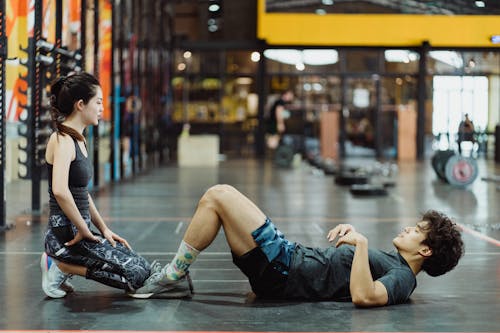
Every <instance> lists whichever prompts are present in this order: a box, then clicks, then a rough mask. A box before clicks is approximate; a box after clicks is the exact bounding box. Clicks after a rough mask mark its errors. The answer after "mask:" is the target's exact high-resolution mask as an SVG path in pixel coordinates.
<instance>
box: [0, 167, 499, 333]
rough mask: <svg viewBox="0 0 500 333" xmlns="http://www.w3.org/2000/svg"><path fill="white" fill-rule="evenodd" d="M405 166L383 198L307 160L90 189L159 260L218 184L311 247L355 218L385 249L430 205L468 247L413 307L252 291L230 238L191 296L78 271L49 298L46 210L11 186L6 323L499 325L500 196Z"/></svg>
mask: <svg viewBox="0 0 500 333" xmlns="http://www.w3.org/2000/svg"><path fill="white" fill-rule="evenodd" d="M349 162H350V163H353V164H357V163H366V162H365V161H349ZM479 166H480V177H483V176H487V175H493V174H499V173H500V167H499V165H495V164H494V163H493V162H492V161H485V160H479ZM398 167H399V172H398V174H397V175H396V176H395V180H396V186H395V187H394V188H391V189H390V194H389V195H388V196H386V197H377V198H357V197H353V196H352V195H351V194H350V193H349V191H348V189H347V188H344V187H340V186H337V185H334V182H333V177H332V176H325V175H322V174H321V173H320V172H318V171H315V170H314V169H312V168H311V167H310V166H308V165H306V164H304V163H303V164H302V165H301V166H299V167H298V168H294V169H288V170H284V169H276V168H274V167H273V166H272V165H271V164H270V163H269V162H261V161H256V160H232V161H225V162H222V163H221V164H220V166H219V167H218V168H178V167H176V166H167V167H162V168H158V169H155V170H152V171H149V172H147V173H145V174H143V175H139V176H137V177H135V178H134V179H130V180H128V181H125V182H123V183H120V184H117V185H113V186H109V187H107V188H105V189H104V190H101V191H100V192H99V193H95V194H94V199H95V201H96V204H97V206H98V208H99V210H100V212H101V214H102V215H103V216H104V217H105V219H106V221H107V222H108V224H110V226H111V228H112V229H113V230H114V231H116V232H117V233H119V234H120V235H122V236H124V237H125V238H127V240H128V241H129V242H130V243H131V244H132V246H133V247H134V249H135V250H136V251H138V252H139V253H141V254H142V255H144V257H146V258H147V259H150V260H153V259H156V258H158V259H160V260H161V261H162V263H166V262H168V261H169V260H170V259H171V258H172V257H173V255H174V252H175V251H176V249H177V246H178V244H179V242H180V240H181V237H182V234H183V233H184V231H185V230H186V227H187V224H188V223H189V220H190V217H191V215H192V213H193V211H194V209H195V206H196V204H197V200H198V198H199V197H200V196H201V195H202V194H203V192H204V191H205V190H206V189H207V188H208V187H209V186H211V185H213V184H217V183H227V184H231V185H233V186H235V187H236V188H238V189H239V190H240V191H242V192H243V193H245V194H246V195H248V196H249V197H250V198H251V199H252V200H253V201H255V202H256V203H257V204H258V205H259V206H260V207H261V208H262V209H263V211H264V212H265V213H266V214H267V215H269V216H270V217H271V218H272V219H273V221H274V223H275V224H276V225H277V226H278V227H279V228H280V229H281V230H282V231H283V232H284V233H285V235H286V236H287V237H288V238H289V239H290V240H292V241H298V242H301V243H303V244H305V245H311V246H321V247H326V246H329V243H328V242H327V241H326V239H325V235H326V232H327V231H328V230H329V229H330V228H332V227H333V226H334V225H335V224H337V223H351V224H353V225H355V226H356V227H357V229H358V230H359V231H361V232H362V233H364V234H365V235H366V236H367V238H368V239H369V242H370V246H371V247H377V248H382V249H388V250H390V249H391V248H392V245H391V240H392V238H393V237H394V236H395V235H396V234H397V233H398V232H399V231H400V230H401V229H402V228H403V227H404V226H406V225H412V224H414V223H415V222H416V221H417V220H418V217H419V214H420V213H422V212H424V211H426V210H427V209H430V208H432V209H438V210H441V211H443V212H445V213H447V214H449V215H451V216H452V217H454V218H455V220H456V222H458V223H460V224H461V225H462V226H463V227H464V239H465V245H466V255H465V257H464V258H463V259H462V261H461V262H460V263H459V265H458V267H457V268H456V269H455V270H453V271H452V272H450V273H448V274H447V275H445V276H442V277H438V278H431V277H429V276H427V275H425V273H421V274H419V275H418V278H417V280H418V287H417V289H416V291H415V292H414V294H413V295H412V297H411V302H410V303H408V304H403V305H397V306H391V307H383V308H376V309H369V310H367V309H358V308H355V307H354V306H353V305H352V304H351V303H341V302H306V303H302V302H277V301H274V302H273V301H265V302H264V301H259V300H255V299H253V298H252V295H251V293H250V287H249V284H248V282H247V281H246V280H245V277H244V276H243V274H242V273H240V272H239V271H238V270H237V268H236V267H235V266H234V265H233V264H232V262H231V256H230V254H229V251H228V247H227V245H226V243H225V240H224V236H223V235H219V237H218V238H217V239H216V241H215V242H214V243H213V244H212V245H211V246H210V247H209V248H208V249H207V250H206V252H204V253H202V254H201V255H200V256H199V260H198V261H197V262H196V263H195V264H194V265H193V266H192V268H191V274H192V278H193V282H194V286H195V295H194V297H193V298H192V299H190V300H166V299H152V300H135V299H131V298H128V297H127V296H126V295H124V293H123V292H121V291H120V290H116V289H111V288H109V287H106V286H102V285H99V284H97V283H95V282H93V281H87V280H85V279H83V278H79V277H75V278H73V280H72V283H73V284H74V285H75V286H76V289H77V291H76V292H75V293H73V294H71V295H69V296H67V297H66V298H64V299H58V300H51V299H48V298H46V297H45V295H44V294H43V292H42V290H41V282H40V279H41V274H40V271H39V266H38V262H39V258H40V254H41V252H42V249H43V232H44V230H45V228H46V223H47V222H46V217H45V216H42V218H41V219H40V220H39V221H38V220H37V219H34V218H33V217H32V216H31V215H30V214H29V212H28V211H26V212H23V209H27V207H29V202H30V200H29V186H28V185H26V182H15V183H11V184H9V187H8V189H7V203H8V214H9V221H10V222H12V223H15V227H14V228H12V229H11V230H9V231H6V232H3V233H0V276H1V278H0V304H1V305H0V314H1V315H0V331H1V332H16V331H20V330H24V331H36V332H49V331H59V332H66V331H68V330H89V331H103V330H113V331H115V330H118V331H119V330H124V331H251V332H269V331H273V332H296V331H301V332H346V331H347V332H349V331H370V332H393V331H411V332H438V331H439V332H445V331H446V332H449V331H454V332H485V331H490V332H498V331H500V319H499V318H498V313H500V306H499V303H500V241H499V240H500V230H499V229H500V227H499V222H500V221H499V217H500V204H499V203H500V200H499V197H500V192H499V191H497V190H496V188H495V185H494V184H491V183H486V182H484V181H481V180H480V179H478V180H476V181H475V182H474V183H473V184H472V185H471V186H470V187H469V188H467V189H458V188H453V187H451V186H450V185H447V184H443V183H442V182H440V181H437V180H436V176H435V174H434V172H433V170H432V169H431V167H430V163H429V162H428V161H425V162H421V163H418V162H417V163H401V164H399V166H398ZM44 188H45V189H46V187H44ZM44 191H46V190H43V191H42V192H44ZM44 197H45V194H44ZM23 206H24V207H26V208H23Z"/></svg>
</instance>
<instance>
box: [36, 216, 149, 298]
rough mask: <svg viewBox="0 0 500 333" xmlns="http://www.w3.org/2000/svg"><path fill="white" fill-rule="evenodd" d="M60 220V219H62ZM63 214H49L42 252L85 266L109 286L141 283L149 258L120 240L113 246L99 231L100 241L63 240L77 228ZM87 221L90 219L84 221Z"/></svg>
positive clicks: (91, 276)
mask: <svg viewBox="0 0 500 333" xmlns="http://www.w3.org/2000/svg"><path fill="white" fill-rule="evenodd" d="M61 222H62V223H61ZM67 222H68V220H67V218H66V217H65V216H64V215H51V216H50V217H49V229H48V230H47V232H46V234H45V252H46V253H47V255H49V256H51V257H53V258H54V259H56V260H59V261H61V262H64V263H68V264H73V265H78V266H85V267H87V275H86V278H87V279H91V280H94V281H97V282H100V283H103V284H105V285H108V286H110V287H114V288H119V289H123V290H125V291H132V290H135V289H137V288H140V287H142V285H143V284H144V281H145V280H146V279H147V278H148V277H149V275H150V269H151V267H150V264H149V262H148V261H147V260H146V259H144V258H143V257H141V256H140V255H138V254H137V253H135V252H134V251H132V250H130V249H128V248H127V247H125V246H124V245H123V244H121V243H118V242H117V243H116V247H113V246H112V245H111V244H110V243H109V242H108V240H106V239H105V238H104V237H102V236H101V235H100V234H97V233H94V235H96V236H98V237H99V238H100V241H99V242H91V241H87V240H82V241H80V242H78V243H77V244H75V245H73V246H69V247H67V246H65V245H64V243H66V242H68V241H70V240H71V239H73V237H74V235H75V234H76V232H77V229H76V227H75V226H74V225H73V224H69V225H68V224H66V223H67ZM87 223H88V224H90V220H88V221H87Z"/></svg>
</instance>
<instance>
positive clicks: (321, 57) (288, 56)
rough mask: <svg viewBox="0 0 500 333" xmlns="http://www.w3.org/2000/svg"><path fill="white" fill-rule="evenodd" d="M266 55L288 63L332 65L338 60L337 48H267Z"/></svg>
mask: <svg viewBox="0 0 500 333" xmlns="http://www.w3.org/2000/svg"><path fill="white" fill-rule="evenodd" d="M264 56H265V57H266V58H268V59H271V60H275V61H278V62H281V63H284V64H288V65H295V64H298V63H302V64H305V65H312V66H322V65H331V64H335V63H337V62H338V60H339V57H338V52H337V50H331V49H325V50H303V51H300V50H295V49H275V50H265V51H264Z"/></svg>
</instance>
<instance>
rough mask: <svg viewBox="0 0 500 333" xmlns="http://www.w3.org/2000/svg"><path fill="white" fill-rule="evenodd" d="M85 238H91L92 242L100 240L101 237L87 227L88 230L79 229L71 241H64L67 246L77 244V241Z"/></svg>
mask: <svg viewBox="0 0 500 333" xmlns="http://www.w3.org/2000/svg"><path fill="white" fill-rule="evenodd" d="M83 239H86V240H89V241H91V242H98V241H99V237H97V236H95V235H93V234H92V233H91V232H90V230H89V229H87V231H86V232H83V233H82V232H81V231H78V232H77V233H76V235H75V237H74V238H73V239H72V240H70V241H69V242H66V243H64V245H65V246H72V245H75V244H76V243H78V242H80V241H81V240H83Z"/></svg>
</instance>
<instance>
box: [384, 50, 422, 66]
mask: <svg viewBox="0 0 500 333" xmlns="http://www.w3.org/2000/svg"><path fill="white" fill-rule="evenodd" d="M384 58H385V61H387V62H403V63H406V64H407V63H409V62H410V61H416V60H417V59H418V54H417V53H415V52H412V51H408V50H386V51H384Z"/></svg>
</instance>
